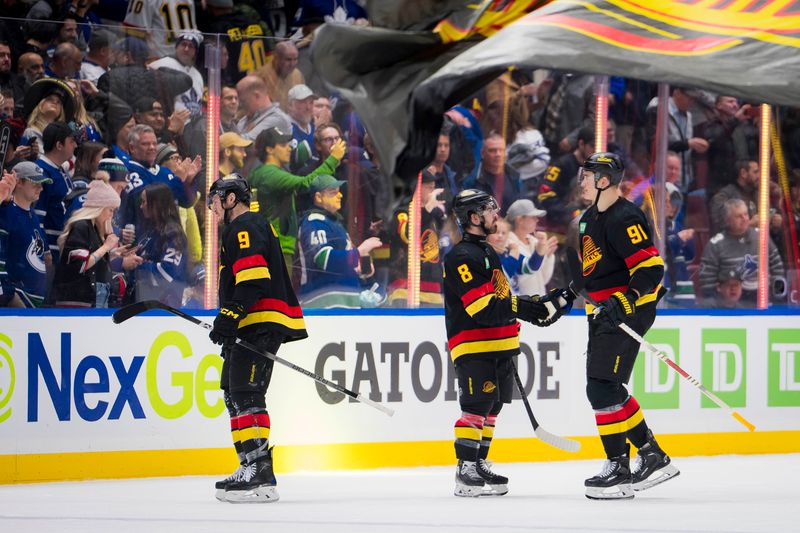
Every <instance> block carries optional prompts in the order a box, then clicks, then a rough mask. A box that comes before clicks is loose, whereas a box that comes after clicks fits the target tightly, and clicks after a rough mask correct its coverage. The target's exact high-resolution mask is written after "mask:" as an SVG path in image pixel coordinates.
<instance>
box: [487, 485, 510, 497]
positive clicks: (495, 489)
mask: <svg viewBox="0 0 800 533" xmlns="http://www.w3.org/2000/svg"><path fill="white" fill-rule="evenodd" d="M506 494H508V485H487V488H486V489H484V490H483V491H481V496H505V495H506Z"/></svg>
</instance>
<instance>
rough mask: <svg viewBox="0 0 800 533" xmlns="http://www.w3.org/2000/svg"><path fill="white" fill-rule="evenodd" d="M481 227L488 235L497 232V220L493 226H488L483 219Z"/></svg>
mask: <svg viewBox="0 0 800 533" xmlns="http://www.w3.org/2000/svg"><path fill="white" fill-rule="evenodd" d="M481 229H482V230H483V233H484V234H485V235H486V236H489V235H491V234H492V233H497V221H496V220H495V221H494V223H493V224H492V225H491V226H487V225H486V222H484V221H483V220H481Z"/></svg>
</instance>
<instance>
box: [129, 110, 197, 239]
mask: <svg viewBox="0 0 800 533" xmlns="http://www.w3.org/2000/svg"><path fill="white" fill-rule="evenodd" d="M128 149H129V150H130V159H129V160H128V161H127V162H126V166H127V167H128V171H129V175H128V186H127V187H126V189H125V192H124V193H123V196H122V207H121V211H122V213H121V223H122V225H126V224H133V225H136V224H137V223H138V221H139V216H140V214H141V213H140V210H139V205H138V203H139V196H140V195H141V192H142V189H144V187H146V186H147V185H149V184H151V183H164V184H166V185H167V187H168V189H169V190H170V191H171V193H172V196H173V199H174V201H176V202H178V205H180V206H181V207H192V206H193V205H194V203H195V201H196V198H195V191H194V185H193V182H194V177H195V176H196V175H197V173H198V172H199V171H200V167H201V166H202V160H201V159H200V157H199V156H198V157H196V158H195V159H194V160H190V159H188V158H187V159H184V160H183V161H181V164H180V165H178V167H176V168H177V169H178V170H176V173H173V172H172V171H171V170H170V169H168V168H166V167H161V166H159V165H157V164H156V155H157V153H158V141H157V139H156V134H155V132H154V131H153V128H151V127H150V126H146V125H144V124H137V125H136V126H134V127H133V128H131V130H130V133H129V134H128Z"/></svg>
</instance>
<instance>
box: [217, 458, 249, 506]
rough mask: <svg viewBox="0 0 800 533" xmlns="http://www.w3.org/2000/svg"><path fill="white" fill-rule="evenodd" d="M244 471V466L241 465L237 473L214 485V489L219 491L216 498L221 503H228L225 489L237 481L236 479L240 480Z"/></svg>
mask: <svg viewBox="0 0 800 533" xmlns="http://www.w3.org/2000/svg"><path fill="white" fill-rule="evenodd" d="M242 470H244V465H239V467H238V468H237V469H236V471H235V472H234V473H233V474H231V475H230V476H228V477H226V478H225V479H222V480H220V481H217V482H216V483H215V484H214V488H215V489H217V492H216V494H215V497H216V498H217V499H218V500H219V501H221V502H224V501H226V500H225V489H226V488H227V487H228V484H229V483H232V482H234V481H236V478H238V477H239V476H240V475H241V474H242Z"/></svg>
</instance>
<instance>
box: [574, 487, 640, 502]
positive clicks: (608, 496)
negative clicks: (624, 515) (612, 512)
mask: <svg viewBox="0 0 800 533" xmlns="http://www.w3.org/2000/svg"><path fill="white" fill-rule="evenodd" d="M586 497H587V498H589V499H590V500H630V499H631V498H633V488H632V487H631V484H630V483H623V484H621V485H614V486H613V487H586Z"/></svg>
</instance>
